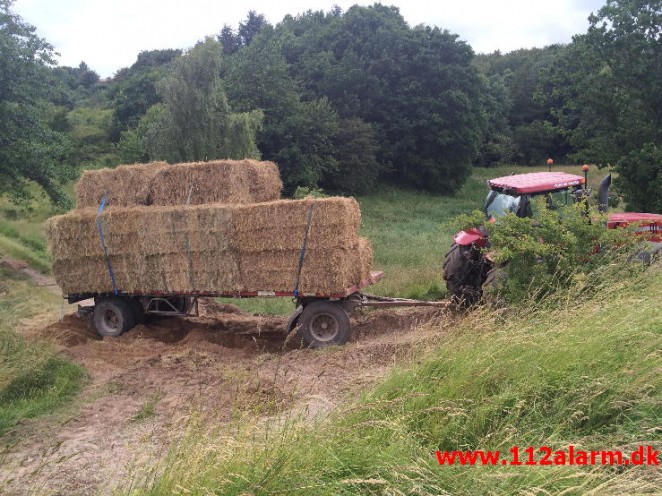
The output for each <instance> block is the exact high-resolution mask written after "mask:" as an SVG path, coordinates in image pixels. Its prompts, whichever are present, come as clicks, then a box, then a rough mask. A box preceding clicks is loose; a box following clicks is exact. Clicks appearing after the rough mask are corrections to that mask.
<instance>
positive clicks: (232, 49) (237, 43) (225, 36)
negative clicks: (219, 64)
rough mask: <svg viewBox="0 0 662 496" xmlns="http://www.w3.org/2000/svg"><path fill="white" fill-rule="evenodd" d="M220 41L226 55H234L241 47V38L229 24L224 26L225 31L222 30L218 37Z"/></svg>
mask: <svg viewBox="0 0 662 496" xmlns="http://www.w3.org/2000/svg"><path fill="white" fill-rule="evenodd" d="M218 41H219V42H220V43H221V45H223V53H224V54H225V55H232V54H233V53H236V52H237V50H239V48H240V47H241V38H239V36H238V35H236V34H235V33H234V30H233V29H232V27H230V26H229V25H227V24H224V25H223V29H221V32H220V33H219V35H218Z"/></svg>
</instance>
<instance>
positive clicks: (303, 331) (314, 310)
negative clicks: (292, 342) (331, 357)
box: [298, 301, 350, 348]
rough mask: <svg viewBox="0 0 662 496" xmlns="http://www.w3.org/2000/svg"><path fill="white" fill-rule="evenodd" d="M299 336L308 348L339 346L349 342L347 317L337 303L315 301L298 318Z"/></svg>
mask: <svg viewBox="0 0 662 496" xmlns="http://www.w3.org/2000/svg"><path fill="white" fill-rule="evenodd" d="M298 330H299V335H300V336H301V338H302V339H303V340H304V342H305V343H306V344H307V345H308V346H309V347H310V348H322V347H324V346H331V345H341V344H345V343H346V342H347V341H348V340H349V334H350V324H349V315H348V314H347V312H346V311H345V309H344V308H343V307H342V306H341V305H340V304H338V303H334V302H330V301H316V302H314V303H310V304H309V305H306V307H305V308H304V310H303V313H302V314H301V317H299V322H298Z"/></svg>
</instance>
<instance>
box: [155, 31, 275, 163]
mask: <svg viewBox="0 0 662 496" xmlns="http://www.w3.org/2000/svg"><path fill="white" fill-rule="evenodd" d="M221 58H222V47H221V44H220V43H219V42H218V41H216V40H214V39H212V38H207V39H206V40H205V41H204V42H202V43H199V44H197V45H196V46H195V47H194V48H192V49H191V50H189V51H188V52H187V53H186V54H185V55H184V56H182V57H180V58H178V59H177V60H175V61H174V62H173V65H172V74H171V75H170V76H168V77H167V78H165V79H164V80H162V81H161V82H160V83H159V84H158V86H157V87H158V91H159V94H160V95H161V96H162V98H163V101H164V103H163V104H157V105H156V106H154V107H152V111H151V112H148V116H149V117H148V116H146V118H148V119H149V120H150V123H149V126H148V129H147V132H146V136H145V138H146V145H147V148H148V151H149V153H150V157H151V158H152V159H163V160H168V161H170V162H188V161H201V160H213V159H218V158H246V157H253V158H257V157H259V152H258V149H257V146H256V145H255V133H256V132H257V130H258V129H259V127H260V125H261V122H262V119H263V115H262V113H261V112H259V111H256V112H251V113H247V114H234V113H232V112H231V111H230V106H229V104H228V101H227V97H226V95H225V91H224V90H223V86H222V82H221V79H220V76H219V73H220V70H221Z"/></svg>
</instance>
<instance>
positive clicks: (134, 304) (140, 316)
mask: <svg viewBox="0 0 662 496" xmlns="http://www.w3.org/2000/svg"><path fill="white" fill-rule="evenodd" d="M129 303H131V308H133V316H134V318H135V322H136V325H140V324H144V323H145V317H146V315H145V307H143V304H142V302H141V301H140V300H139V299H137V298H131V299H130V300H129Z"/></svg>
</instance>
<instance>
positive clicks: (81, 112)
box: [0, 0, 662, 212]
mask: <svg viewBox="0 0 662 496" xmlns="http://www.w3.org/2000/svg"><path fill="white" fill-rule="evenodd" d="M11 5H12V0H0V6H1V8H0V13H1V17H0V28H1V29H0V44H1V46H2V51H1V52H0V66H1V68H2V70H1V71H0V90H1V91H0V144H1V145H2V146H1V147H0V176H2V178H3V181H2V187H3V190H4V191H10V190H11V191H12V192H13V193H14V194H16V195H21V194H25V193H26V191H27V189H26V187H25V186H26V184H28V182H30V181H33V182H37V183H38V184H40V185H41V186H42V187H43V188H44V189H46V191H47V192H48V193H49V194H50V195H51V197H52V198H53V199H55V200H58V199H60V198H61V196H60V195H59V187H58V184H59V182H61V181H63V180H66V179H68V178H70V177H72V175H75V173H76V171H77V170H78V169H79V168H81V167H98V166H113V165H116V164H118V163H126V162H146V161H149V160H155V159H166V160H169V161H180V160H210V159H214V158H222V157H238V156H254V157H256V156H261V157H262V158H263V159H265V160H273V161H275V162H276V163H278V165H279V166H280V168H281V173H282V176H283V180H284V182H285V187H286V192H287V193H288V194H292V193H293V192H294V191H295V190H296V188H297V187H305V188H309V189H315V188H320V187H322V188H324V189H325V190H326V191H328V192H330V193H345V194H362V193H366V192H369V191H371V190H373V189H374V188H375V187H376V186H377V185H378V184H383V183H391V184H393V185H396V186H401V187H406V188H414V189H418V190H423V191H430V192H434V193H442V194H453V193H455V192H457V191H458V190H459V188H460V186H461V185H462V184H463V182H464V181H465V180H466V178H467V177H468V175H469V174H470V170H471V166H472V164H473V165H478V166H488V167H489V166H493V165H498V164H512V163H517V164H523V165H533V164H540V163H541V162H543V161H544V160H545V159H546V158H547V157H552V158H554V160H555V161H556V162H557V163H558V162H564V161H581V162H588V163H597V164H598V165H600V166H611V167H615V168H616V170H617V171H618V172H619V176H618V179H617V180H616V184H617V186H618V187H619V189H620V191H621V193H623V194H624V196H625V198H626V200H627V201H628V203H629V204H630V206H631V207H633V208H636V209H640V210H648V211H654V212H660V211H662V170H661V167H662V165H661V164H662V152H660V141H661V139H662V134H661V131H660V129H662V122H661V119H662V117H661V111H660V109H661V108H662V102H661V101H660V98H661V97H660V95H662V91H661V90H662V88H661V87H660V84H662V83H660V81H662V72H661V71H662V61H661V60H660V57H662V55H661V54H662V40H661V37H660V26H661V25H662V0H607V2H606V5H605V6H604V7H603V8H602V9H600V10H599V11H598V12H597V13H596V14H594V15H593V14H592V15H591V16H590V18H589V21H590V27H589V29H588V31H587V32H586V33H584V34H579V35H577V36H575V37H574V39H573V41H572V43H570V44H568V45H552V46H548V47H544V48H531V49H521V50H516V51H514V52H511V53H508V54H501V53H499V52H495V53H492V54H489V55H478V56H475V55H474V53H473V50H472V49H471V47H470V46H469V45H468V44H467V43H466V42H464V41H461V40H460V38H459V37H458V35H456V34H452V33H450V32H448V31H446V30H444V29H441V28H438V27H431V26H425V25H419V26H415V27H411V26H409V25H408V24H407V23H406V22H405V20H404V18H403V17H402V15H401V14H400V12H399V11H398V9H397V8H395V7H387V6H384V5H381V4H375V5H372V6H367V7H364V6H358V5H355V6H353V7H351V8H349V9H348V10H347V11H346V12H343V11H342V10H341V9H340V8H339V7H336V8H334V9H332V10H331V11H329V12H322V11H308V12H306V13H303V14H300V15H297V16H296V17H294V16H291V15H288V16H285V18H284V19H283V20H282V21H281V22H279V23H277V24H275V25H272V24H270V23H269V22H268V21H267V20H266V19H265V17H264V16H263V15H261V14H258V13H257V12H255V11H250V12H249V13H248V15H247V17H246V19H245V20H244V21H242V22H241V23H239V26H238V28H237V29H233V28H232V27H231V26H229V25H227V24H226V25H224V26H223V27H222V29H220V31H219V33H218V35H217V36H216V40H212V39H210V38H207V39H205V40H204V41H201V42H199V43H198V45H196V46H195V47H193V48H191V49H190V50H188V51H185V52H183V51H182V50H176V49H164V50H152V51H146V52H142V53H140V54H139V56H138V58H137V60H136V62H135V63H134V64H133V65H132V66H131V67H127V68H123V69H120V70H119V71H118V72H117V73H116V74H115V75H114V76H113V77H112V78H110V79H107V80H101V79H99V76H98V75H97V74H96V73H95V72H94V71H93V70H91V69H90V68H89V67H88V66H87V65H86V64H85V63H84V62H81V63H80V65H79V66H78V67H53V62H52V53H53V49H52V47H51V46H50V45H49V44H48V43H47V42H46V41H44V40H42V39H40V38H39V37H37V36H36V35H35V30H34V28H33V27H31V26H29V25H27V24H25V23H24V22H23V21H22V20H21V19H20V18H19V17H17V16H16V15H14V14H12V13H11Z"/></svg>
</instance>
